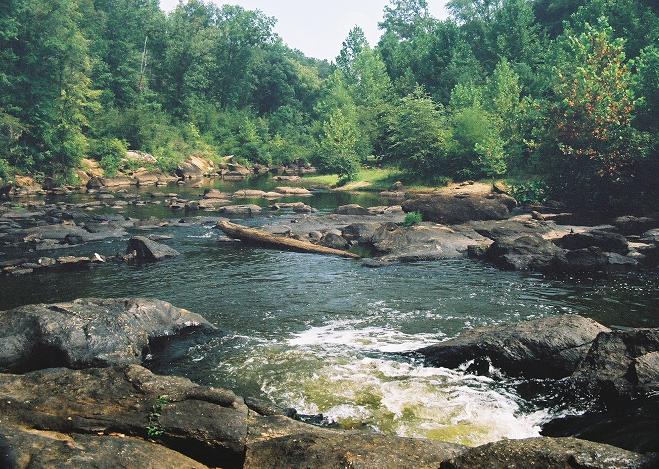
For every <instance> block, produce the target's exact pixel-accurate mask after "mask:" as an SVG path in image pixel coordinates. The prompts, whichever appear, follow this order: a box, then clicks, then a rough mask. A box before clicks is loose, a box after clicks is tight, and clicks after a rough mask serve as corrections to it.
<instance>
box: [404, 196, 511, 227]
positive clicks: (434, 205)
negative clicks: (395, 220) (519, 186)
mask: <svg viewBox="0 0 659 469" xmlns="http://www.w3.org/2000/svg"><path fill="white" fill-rule="evenodd" d="M508 203H509V202H508V200H507V199H506V200H502V199H501V197H499V196H494V197H492V198H485V197H476V196H467V197H455V196H452V195H444V194H436V195H431V196H425V197H420V198H416V199H410V200H406V201H405V202H403V204H402V207H403V210H404V211H406V212H421V214H422V215H423V219H424V220H427V221H434V222H437V223H445V224H457V223H464V222H467V221H470V220H503V219H506V218H508V217H510V210H509V209H508V205H507V204H508Z"/></svg>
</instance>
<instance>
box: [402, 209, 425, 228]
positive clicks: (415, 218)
mask: <svg viewBox="0 0 659 469" xmlns="http://www.w3.org/2000/svg"><path fill="white" fill-rule="evenodd" d="M422 221H423V215H422V214H421V212H410V213H408V214H407V215H405V221H403V226H414V225H418V224H419V223H421V222H422Z"/></svg>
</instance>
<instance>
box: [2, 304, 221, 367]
mask: <svg viewBox="0 0 659 469" xmlns="http://www.w3.org/2000/svg"><path fill="white" fill-rule="evenodd" d="M190 328H193V329H201V330H207V331H213V330H215V327H214V326H213V325H211V324H210V323H209V322H208V321H206V320H205V319H204V318H202V317H201V316H199V315H197V314H194V313H191V312H190V311H187V310H184V309H180V308H176V307H174V306H172V305H171V304H169V303H166V302H164V301H159V300H148V299H140V298H132V299H113V300H102V299H94V298H89V299H80V300H75V301H73V302H70V303H57V304H37V305H29V306H22V307H19V308H15V309H12V310H9V311H2V312H0V370H5V371H11V372H15V371H24V370H30V369H39V368H47V367H53V366H67V367H71V368H85V367H90V366H107V365H111V364H127V363H141V362H142V361H143V359H144V358H145V356H146V353H147V351H148V349H149V345H150V344H152V343H154V341H157V340H158V339H159V338H163V337H168V336H176V335H177V334H179V333H180V332H182V331H183V330H186V329H190Z"/></svg>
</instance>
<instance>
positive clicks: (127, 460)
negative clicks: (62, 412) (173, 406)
mask: <svg viewBox="0 0 659 469" xmlns="http://www.w3.org/2000/svg"><path fill="white" fill-rule="evenodd" d="M0 467H3V468H8V469H28V468H30V469H31V468H58V469H80V468H91V467H93V468H96V469H117V468H135V469H138V468H139V469H182V468H185V469H203V468H206V467H207V466H205V465H203V464H201V463H199V462H197V461H195V460H194V459H191V458H188V457H187V456H184V455H182V454H180V453H177V452H176V451H172V450H170V449H168V448H163V447H162V446H160V445H157V444H155V443H152V442H150V441H145V440H142V439H140V438H131V437H127V436H125V435H114V436H110V435H108V436H102V437H100V436H98V435H85V434H79V433H73V434H71V435H68V434H66V433H59V432H52V431H43V430H35V429H31V428H25V427H20V426H14V425H2V424H0Z"/></svg>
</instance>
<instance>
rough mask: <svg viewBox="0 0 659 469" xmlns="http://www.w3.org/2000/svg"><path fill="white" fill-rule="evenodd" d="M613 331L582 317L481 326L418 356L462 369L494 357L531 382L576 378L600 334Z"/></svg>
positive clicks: (493, 360) (495, 361) (501, 365)
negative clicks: (474, 361) (476, 361)
mask: <svg viewBox="0 0 659 469" xmlns="http://www.w3.org/2000/svg"><path fill="white" fill-rule="evenodd" d="M606 332H609V329H608V328H606V327H604V326H602V325H601V324H599V323H597V322H595V321H593V320H592V319H588V318H584V317H582V316H577V315H565V316H551V317H547V318H543V319H536V320H531V321H523V322H520V323H517V324H505V325H501V326H492V327H481V328H476V329H470V330H468V331H465V332H463V333H462V334H460V335H459V336H458V337H456V338H455V339H450V340H447V341H445V342H440V343H438V344H436V345H431V346H429V347H425V348H422V349H420V350H418V352H419V353H420V354H421V355H423V356H424V357H426V360H427V361H428V362H429V363H430V364H432V365H434V366H443V367H447V368H456V367H458V366H459V365H461V364H463V363H465V362H468V361H470V360H482V359H488V360H490V361H491V363H492V365H494V366H495V367H497V368H500V369H501V371H503V372H504V373H506V374H509V375H513V376H525V377H527V378H562V377H566V376H570V375H571V374H572V373H573V372H574V370H575V369H576V368H577V367H578V366H579V364H580V362H581V360H582V359H583V358H584V357H585V356H586V354H587V353H588V351H589V349H590V347H591V345H592V343H593V341H594V340H595V339H596V338H597V337H598V334H600V333H606Z"/></svg>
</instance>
